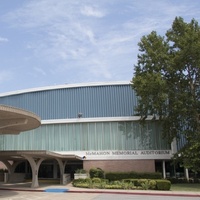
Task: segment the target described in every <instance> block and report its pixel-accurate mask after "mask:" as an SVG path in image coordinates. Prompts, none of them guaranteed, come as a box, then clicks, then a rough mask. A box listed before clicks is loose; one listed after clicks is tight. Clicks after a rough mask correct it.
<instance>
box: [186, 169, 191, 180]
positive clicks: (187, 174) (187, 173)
mask: <svg viewBox="0 0 200 200" xmlns="http://www.w3.org/2000/svg"><path fill="white" fill-rule="evenodd" d="M185 178H186V179H187V181H189V178H190V177H189V171H188V169H187V168H185Z"/></svg>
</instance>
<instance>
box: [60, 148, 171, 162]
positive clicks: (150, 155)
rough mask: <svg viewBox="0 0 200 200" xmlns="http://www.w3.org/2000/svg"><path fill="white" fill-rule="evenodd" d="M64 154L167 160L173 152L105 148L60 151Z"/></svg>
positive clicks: (85, 157) (116, 158) (99, 158)
mask: <svg viewBox="0 0 200 200" xmlns="http://www.w3.org/2000/svg"><path fill="white" fill-rule="evenodd" d="M56 153H59V154H64V155H67V154H69V155H71V154H74V155H77V156H79V157H81V158H83V160H137V159H138V160H139V159H143V160H144V159H145V160H148V159H149V160H150V159H151V160H152V159H153V160H156V159H160V160H169V159H171V158H172V156H173V154H172V151H171V150H118V151H117V150H107V151H62V152H56Z"/></svg>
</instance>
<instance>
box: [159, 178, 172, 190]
mask: <svg viewBox="0 0 200 200" xmlns="http://www.w3.org/2000/svg"><path fill="white" fill-rule="evenodd" d="M170 187H171V182H170V181H169V180H156V189H157V190H170Z"/></svg>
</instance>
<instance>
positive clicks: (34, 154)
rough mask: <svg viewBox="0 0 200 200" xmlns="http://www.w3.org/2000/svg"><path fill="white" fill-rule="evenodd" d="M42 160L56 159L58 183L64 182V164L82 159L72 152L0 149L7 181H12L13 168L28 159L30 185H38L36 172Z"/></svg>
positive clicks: (0, 159) (0, 157) (0, 158)
mask: <svg viewBox="0 0 200 200" xmlns="http://www.w3.org/2000/svg"><path fill="white" fill-rule="evenodd" d="M44 160H56V161H57V162H58V165H59V168H60V183H61V184H64V183H65V180H64V177H65V175H64V171H65V166H66V164H67V162H68V161H69V160H82V158H81V157H79V156H77V155H74V154H66V155H62V154H58V153H54V152H51V151H0V161H2V162H3V163H4V164H5V165H6V167H7V169H8V176H9V182H12V180H11V179H12V177H13V174H14V172H15V168H16V167H17V165H18V164H20V163H21V162H23V161H28V162H29V164H30V166H31V170H32V185H31V187H33V188H35V187H38V186H39V182H38V172H39V168H40V165H41V163H42V162H43V161H44Z"/></svg>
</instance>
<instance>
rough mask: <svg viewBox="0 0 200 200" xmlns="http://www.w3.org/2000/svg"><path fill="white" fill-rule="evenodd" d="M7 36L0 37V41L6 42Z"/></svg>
mask: <svg viewBox="0 0 200 200" xmlns="http://www.w3.org/2000/svg"><path fill="white" fill-rule="evenodd" d="M8 41H9V40H8V38H4V37H0V42H8Z"/></svg>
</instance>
